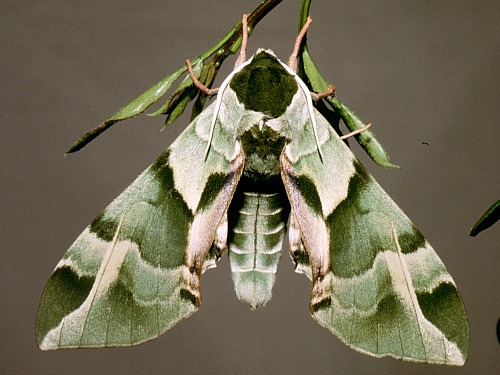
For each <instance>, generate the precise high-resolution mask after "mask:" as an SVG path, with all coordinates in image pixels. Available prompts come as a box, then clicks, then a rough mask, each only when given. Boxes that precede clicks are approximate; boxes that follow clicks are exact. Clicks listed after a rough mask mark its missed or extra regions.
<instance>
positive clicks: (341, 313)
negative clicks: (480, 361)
mask: <svg viewBox="0 0 500 375" xmlns="http://www.w3.org/2000/svg"><path fill="white" fill-rule="evenodd" d="M314 113H315V120H316V124H317V137H318V145H319V148H320V149H321V152H322V158H320V155H319V153H318V150H317V147H316V141H315V139H314V135H313V132H312V130H311V129H312V126H307V127H305V128H304V131H303V132H300V133H297V134H295V135H294V138H293V139H292V142H290V144H289V145H287V146H286V148H285V150H284V153H283V155H282V158H281V168H282V177H283V181H284V183H285V187H286V190H287V194H288V197H289V199H290V202H291V207H292V218H291V225H290V226H291V231H290V243H291V248H292V249H293V250H294V251H292V258H293V259H294V261H295V262H296V264H297V270H298V271H300V272H301V273H305V274H306V275H309V276H310V277H311V278H312V281H313V289H312V293H311V302H310V310H311V314H312V316H313V317H314V319H316V320H317V321H318V323H320V324H321V325H322V326H324V327H325V328H327V329H328V330H330V331H331V332H333V333H334V334H335V335H337V336H338V337H339V338H340V339H341V340H342V341H343V342H344V343H346V344H347V345H349V346H350V347H352V348H353V349H356V350H358V351H360V352H363V353H365V354H370V355H373V356H376V357H383V356H392V357H395V358H398V359H403V360H409V361H415V362H426V363H435V364H447V365H463V364H464V362H465V360H466V358H467V354H468V349H469V332H468V324H467V317H466V314H465V309H464V306H463V303H462V300H461V298H460V295H459V293H458V291H457V288H456V286H455V283H454V281H453V279H452V277H451V276H450V275H449V273H448V272H447V270H446V268H445V266H444V265H443V263H442V261H441V260H440V259H439V257H438V256H437V254H436V253H435V252H434V250H433V249H432V248H431V246H430V245H429V243H428V242H427V241H426V240H425V239H424V237H423V236H422V234H421V233H420V232H419V231H418V229H417V228H416V227H415V226H414V225H413V223H412V222H411V221H410V220H409V219H408V218H407V217H406V215H405V214H404V213H403V212H402V211H401V209H400V208H399V207H398V206H397V205H396V204H395V203H394V202H393V201H392V199H391V198H390V197H389V196H388V195H387V194H386V193H385V192H384V190H382V188H381V187H380V186H379V185H378V183H377V182H376V181H375V180H374V179H373V177H371V176H370V174H369V173H368V172H367V171H366V170H365V168H364V167H363V166H362V165H361V164H360V163H359V162H358V161H357V160H356V159H355V157H354V155H353V154H352V153H351V151H350V150H349V149H348V148H347V146H346V145H345V144H344V143H343V142H342V141H341V140H340V139H339V137H338V136H337V135H336V134H335V133H334V131H333V130H332V129H331V127H330V126H329V124H328V123H327V121H326V120H325V119H324V118H323V117H322V116H321V115H320V114H319V112H317V111H315V112H314ZM304 253H307V256H304Z"/></svg>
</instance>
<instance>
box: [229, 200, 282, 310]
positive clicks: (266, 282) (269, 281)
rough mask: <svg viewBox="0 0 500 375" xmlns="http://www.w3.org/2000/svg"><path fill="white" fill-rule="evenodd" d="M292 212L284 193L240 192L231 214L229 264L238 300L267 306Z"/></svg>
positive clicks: (254, 306) (253, 305)
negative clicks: (289, 216)
mask: <svg viewBox="0 0 500 375" xmlns="http://www.w3.org/2000/svg"><path fill="white" fill-rule="evenodd" d="M289 212H290V209H289V205H288V202H287V201H286V195H284V192H282V191H278V192H275V193H256V192H247V191H237V192H236V194H235V196H234V197H233V204H232V205H231V208H230V214H229V238H228V245H229V261H230V264H231V270H232V278H233V282H234V288H235V291H236V295H237V296H238V299H240V300H241V301H244V302H247V303H248V304H250V306H251V307H252V308H254V309H255V308H257V307H259V306H263V305H265V304H266V303H267V302H268V301H269V300H270V299H271V296H272V293H271V291H272V288H273V285H274V281H275V278H276V276H275V274H276V269H277V265H278V261H279V258H280V256H281V249H282V244H283V238H284V235H285V233H286V221H287V220H288V215H289Z"/></svg>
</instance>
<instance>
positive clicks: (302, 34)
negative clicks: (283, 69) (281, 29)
mask: <svg viewBox="0 0 500 375" xmlns="http://www.w3.org/2000/svg"><path fill="white" fill-rule="evenodd" d="M311 22H312V18H311V17H309V16H308V17H307V21H306V23H305V24H304V26H302V29H301V30H300V32H299V35H297V39H295V45H294V46H293V52H292V54H291V55H290V58H289V59H288V64H287V65H288V66H289V67H290V69H292V70H293V71H294V72H295V73H297V71H298V66H299V65H298V62H297V58H298V55H299V50H300V45H301V44H302V41H303V40H304V37H305V35H306V32H307V29H309V26H311Z"/></svg>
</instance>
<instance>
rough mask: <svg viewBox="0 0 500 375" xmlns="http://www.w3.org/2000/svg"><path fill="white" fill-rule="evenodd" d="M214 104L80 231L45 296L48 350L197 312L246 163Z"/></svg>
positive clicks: (116, 337) (115, 342)
mask: <svg viewBox="0 0 500 375" xmlns="http://www.w3.org/2000/svg"><path fill="white" fill-rule="evenodd" d="M214 108H215V106H214V105H212V106H210V107H209V108H207V110H205V111H204V112H203V113H202V114H201V115H200V116H198V118H197V119H196V120H195V121H194V122H193V123H191V125H189V126H188V127H187V128H186V130H185V131H184V132H183V133H182V134H181V135H180V136H179V138H178V139H177V140H176V141H175V142H174V143H173V144H172V146H171V147H170V148H169V149H167V151H165V152H164V153H163V154H162V155H161V156H160V157H159V158H158V160H157V161H156V162H155V163H154V164H153V165H152V166H151V167H149V168H148V169H147V170H146V171H144V172H143V173H142V174H141V175H140V176H139V177H138V178H137V179H136V180H135V181H134V182H133V183H132V185H130V186H129V187H128V188H127V189H126V190H125V191H124V192H123V193H122V194H121V195H120V196H118V197H117V198H116V199H115V200H114V201H113V202H112V203H111V204H110V205H109V206H108V207H107V208H106V209H105V210H104V211H103V212H102V213H101V214H100V215H99V216H98V217H97V218H96V219H95V220H94V221H93V222H92V224H91V225H90V226H89V227H87V228H86V229H85V231H84V232H83V233H82V234H81V235H80V236H79V237H78V239H77V240H76V241H75V243H74V244H73V245H72V246H71V248H70V249H69V250H68V252H67V253H66V254H65V256H64V258H63V259H62V260H61V261H60V262H59V264H58V265H57V267H56V269H55V270H54V273H53V274H52V276H51V278H50V280H49V282H48V284H47V286H46V288H45V291H44V293H43V296H42V300H41V302H40V307H39V310H38V314H37V320H36V339H37V342H38V345H39V346H40V348H41V349H44V350H50V349H59V348H82V347H108V346H130V345H135V344H139V343H141V342H144V341H147V340H151V339H153V338H156V337H158V336H159V335H160V334H162V333H163V332H165V331H166V330H168V329H169V328H170V327H172V326H173V325H174V324H176V323H177V322H178V321H180V320H181V319H184V318H186V317H188V316H189V315H191V314H192V313H193V312H195V311H196V310H197V308H198V306H199V304H200V302H201V294H200V276H201V273H202V271H203V270H204V269H206V268H208V267H210V266H213V264H214V263H215V259H214V258H216V256H217V255H218V254H212V253H210V249H211V246H212V243H213V242H214V238H215V236H216V230H217V227H218V225H219V223H223V222H224V221H225V215H226V211H227V208H228V205H229V203H230V201H231V197H232V194H233V193H234V189H235V188H236V185H237V181H238V179H239V177H240V175H241V171H242V169H243V163H244V161H243V156H242V153H241V148H240V145H239V144H238V143H237V142H234V141H233V140H231V139H228V137H227V134H224V135H222V134H221V132H220V130H218V129H220V126H216V127H215V131H214V134H213V137H212V147H211V148H210V152H209V153H208V155H207V157H205V156H206V152H207V145H208V143H209V140H210V128H211V122H212V118H213V114H214Z"/></svg>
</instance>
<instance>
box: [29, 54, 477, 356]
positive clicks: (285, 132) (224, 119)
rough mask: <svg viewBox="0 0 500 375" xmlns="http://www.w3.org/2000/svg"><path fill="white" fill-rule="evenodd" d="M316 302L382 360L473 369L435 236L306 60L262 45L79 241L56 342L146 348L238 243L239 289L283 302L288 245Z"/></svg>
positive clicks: (196, 297) (39, 332) (40, 331)
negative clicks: (331, 115)
mask: <svg viewBox="0 0 500 375" xmlns="http://www.w3.org/2000/svg"><path fill="white" fill-rule="evenodd" d="M287 231H288V234H289V242H290V255H291V258H292V260H293V262H294V264H295V269H296V271H297V272H299V273H303V274H305V275H306V276H307V277H308V278H309V279H311V280H312V291H311V299H310V312H311V314H312V316H313V318H314V319H316V321H317V322H318V323H319V324H321V325H322V326H324V327H325V328H327V329H328V330H330V331H331V332H333V333H334V334H335V335H336V336H337V337H339V338H340V339H341V340H342V341H343V342H344V343H346V344H347V345H349V346H350V347H352V348H353V349H355V350H358V351H360V352H363V353H366V354H370V355H373V356H375V357H382V356H392V357H395V358H399V359H404V360H410V361H416V362H426V363H435V364H448V365H462V364H463V363H464V362H465V360H466V358H467V354H468V345H469V337H468V334H469V333H468V325H467V317H466V313H465V310H464V306H463V303H462V300H461V298H460V295H459V293H458V291H457V289H456V286H455V283H454V281H453V279H452V277H451V276H450V275H449V273H448V272H447V270H446V268H445V266H444V265H443V263H442V262H441V260H440V259H439V257H438V256H437V255H436V253H435V252H434V251H433V249H432V248H431V246H430V245H429V244H428V242H427V241H426V240H425V239H424V237H423V236H422V234H421V233H420V232H419V231H418V229H417V228H416V227H415V226H414V225H413V223H412V222H411V221H410V220H409V219H408V218H407V217H406V216H405V214H404V213H403V212H402V211H401V209H400V208H399V207H398V206H397V205H396V204H395V203H394V202H393V201H392V200H391V198H390V197H389V196H388V195H387V194H386V193H385V192H384V190H382V188H381V187H380V186H379V184H378V183H377V182H376V181H375V180H374V179H373V177H372V176H371V175H370V174H369V173H368V172H367V171H366V170H365V168H364V167H363V166H362V165H361V164H360V163H359V162H358V161H357V160H356V158H355V157H354V155H353V154H352V152H351V151H350V149H349V148H348V147H347V146H346V145H345V143H344V142H343V141H342V140H341V139H340V138H339V136H338V135H337V133H336V132H335V131H334V130H333V128H332V127H331V126H330V124H329V123H328V122H327V120H326V119H325V118H324V117H323V116H322V115H321V114H320V113H319V112H318V111H317V110H316V109H315V108H314V106H313V100H312V96H311V93H310V92H309V90H308V88H307V86H306V85H305V84H304V82H303V81H302V80H301V79H300V78H299V77H298V76H297V73H296V71H295V70H294V69H291V68H290V67H289V66H288V65H286V64H284V63H282V62H281V61H280V60H278V58H277V57H276V56H275V55H274V54H273V52H271V51H270V50H262V49H260V50H258V51H257V52H256V53H255V55H254V56H253V57H251V58H250V59H248V60H247V61H245V62H241V63H239V64H238V66H237V67H236V68H235V69H234V71H233V72H232V73H231V74H230V75H229V76H228V77H227V78H226V79H225V81H224V82H223V83H222V85H221V87H220V89H219V92H218V95H217V99H216V101H215V102H214V103H212V104H211V105H210V106H209V107H207V108H206V109H205V110H204V111H203V112H202V113H201V114H200V115H199V116H198V117H196V119H195V120H194V121H193V122H192V123H191V124H190V125H189V126H188V127H187V128H186V129H185V130H184V131H183V132H182V134H181V135H180V136H179V137H178V138H177V139H176V140H175V141H174V143H173V144H172V145H171V146H170V147H169V148H168V149H167V150H166V151H165V152H164V153H163V154H162V155H161V156H160V157H159V158H158V159H157V160H156V161H155V162H154V163H153V164H152V165H151V166H150V167H149V168H148V169H147V170H146V171H144V172H143V173H142V174H141V175H140V176H139V177H138V178H137V179H136V180H135V181H134V182H133V183H132V184H131V185H130V186H129V187H128V188H127V189H126V190H125V191H124V192H123V193H122V194H121V195H119V196H118V197H117V198H116V199H115V200H114V201H113V202H112V203H111V204H110V205H109V206H108V207H107V208H106V209H105V210H104V211H103V212H102V213H101V214H100V215H99V216H98V217H97V218H96V219H95V220H94V221H93V222H92V223H91V224H90V225H89V226H88V227H87V228H86V229H85V231H84V232H83V233H82V234H81V235H80V236H79V237H78V238H77V239H76V241H75V242H74V243H73V245H72V246H71V247H70V249H69V250H68V251H67V253H66V254H65V255H64V257H63V259H62V260H61V261H60V262H59V264H58V265H57V267H56V269H55V271H54V273H53V274H52V276H51V278H50V280H49V282H48V284H47V286H46V288H45V291H44V293H43V296H42V299H41V302H40V307H39V310H38V315H37V328H36V338H37V342H38V345H39V346H40V348H41V349H43V350H50V349H59V348H83V347H117V346H131V345H136V344H139V343H142V342H145V341H148V340H151V339H153V338H156V337H158V336H159V335H161V334H162V333H164V332H165V331H167V330H168V329H170V328H171V327H172V326H173V325H174V324H176V323H177V322H179V321H180V320H182V319H184V318H187V317H188V316H190V315H191V314H192V313H194V312H195V311H196V310H197V309H198V307H199V305H200V302H201V292H200V284H201V275H202V274H203V272H204V271H205V270H207V269H209V268H212V267H215V264H216V261H217V260H218V259H219V258H220V257H221V255H222V253H224V252H225V251H226V249H228V250H229V251H228V252H229V260H230V264H231V269H232V279H233V282H234V287H235V290H236V294H237V297H238V298H239V299H240V300H242V301H244V302H247V303H248V304H249V305H250V306H251V308H257V307H259V306H262V305H265V304H266V302H268V301H269V300H270V299H271V291H272V288H273V284H274V281H275V274H276V267H277V263H278V260H279V258H280V255H281V249H282V242H283V239H284V236H285V233H286V232H287Z"/></svg>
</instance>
